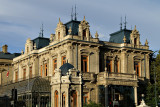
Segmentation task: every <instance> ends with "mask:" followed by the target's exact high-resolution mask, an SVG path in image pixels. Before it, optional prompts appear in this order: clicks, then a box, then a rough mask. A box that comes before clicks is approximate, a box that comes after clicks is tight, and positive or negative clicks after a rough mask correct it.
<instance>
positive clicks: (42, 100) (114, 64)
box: [0, 17, 152, 107]
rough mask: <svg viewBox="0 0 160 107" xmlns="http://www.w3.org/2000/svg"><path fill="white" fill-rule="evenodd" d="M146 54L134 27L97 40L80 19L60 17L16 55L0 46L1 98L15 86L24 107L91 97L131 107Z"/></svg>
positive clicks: (66, 104)
mask: <svg viewBox="0 0 160 107" xmlns="http://www.w3.org/2000/svg"><path fill="white" fill-rule="evenodd" d="M143 38H144V37H143ZM150 53H152V51H151V50H149V46H148V41H147V40H146V42H145V43H144V45H142V44H141V42H140V34H139V31H138V30H137V29H136V26H135V28H134V29H133V30H128V29H126V27H125V28H124V29H120V30H119V31H117V32H115V33H112V34H110V40H109V41H101V40H100V39H99V34H98V32H96V33H95V35H94V36H92V35H91V32H90V26H89V23H88V22H87V21H86V19H85V17H84V19H83V20H82V21H77V20H76V19H75V20H71V21H69V22H67V23H65V24H64V23H62V22H61V20H60V19H59V22H58V24H57V28H56V30H55V34H51V35H50V38H45V37H44V36H43V30H42V31H41V34H40V36H39V37H37V38H35V39H33V40H31V39H27V41H26V44H25V50H24V51H23V50H22V52H21V54H18V55H17V56H16V55H15V56H14V55H13V54H9V53H8V52H7V46H6V45H5V46H4V47H3V51H2V52H0V79H1V80H0V96H1V97H3V96H8V97H9V98H11V97H12V95H11V90H12V89H17V101H22V102H23V103H24V104H25V105H27V107H31V106H32V107H82V106H83V104H87V103H89V102H90V101H92V102H95V103H101V104H102V106H104V107H108V106H109V107H113V106H114V105H115V104H117V105H119V107H135V105H137V104H138V101H139V98H138V94H137V93H139V90H138V89H140V88H138V87H141V85H143V84H145V81H146V80H148V79H150V72H149V69H150V68H149V54H150ZM6 56H8V57H6ZM8 71H9V76H8V78H6V75H7V73H8ZM6 83H7V84H6ZM139 94H142V93H139Z"/></svg>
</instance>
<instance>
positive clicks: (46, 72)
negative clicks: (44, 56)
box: [44, 64, 48, 76]
mask: <svg viewBox="0 0 160 107" xmlns="http://www.w3.org/2000/svg"><path fill="white" fill-rule="evenodd" d="M44 67H45V76H47V75H48V69H47V64H45V66H44Z"/></svg>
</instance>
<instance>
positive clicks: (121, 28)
mask: <svg viewBox="0 0 160 107" xmlns="http://www.w3.org/2000/svg"><path fill="white" fill-rule="evenodd" d="M120 30H122V17H121V22H120Z"/></svg>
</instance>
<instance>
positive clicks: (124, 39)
mask: <svg viewBox="0 0 160 107" xmlns="http://www.w3.org/2000/svg"><path fill="white" fill-rule="evenodd" d="M126 40H127V39H126V36H125V35H124V38H123V41H124V43H126Z"/></svg>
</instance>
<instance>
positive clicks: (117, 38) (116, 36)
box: [109, 29, 132, 43]
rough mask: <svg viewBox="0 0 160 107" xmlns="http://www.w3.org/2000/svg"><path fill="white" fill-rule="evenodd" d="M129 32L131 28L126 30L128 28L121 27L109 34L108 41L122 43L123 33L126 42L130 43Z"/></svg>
mask: <svg viewBox="0 0 160 107" xmlns="http://www.w3.org/2000/svg"><path fill="white" fill-rule="evenodd" d="M131 33H132V30H128V29H122V30H120V31H117V32H114V33H112V34H110V40H109V42H114V43H124V41H123V38H124V35H125V37H126V43H130V34H131Z"/></svg>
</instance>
